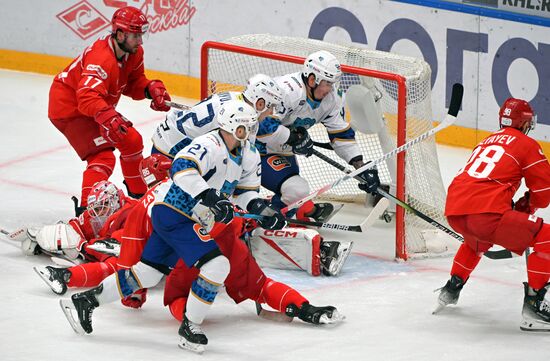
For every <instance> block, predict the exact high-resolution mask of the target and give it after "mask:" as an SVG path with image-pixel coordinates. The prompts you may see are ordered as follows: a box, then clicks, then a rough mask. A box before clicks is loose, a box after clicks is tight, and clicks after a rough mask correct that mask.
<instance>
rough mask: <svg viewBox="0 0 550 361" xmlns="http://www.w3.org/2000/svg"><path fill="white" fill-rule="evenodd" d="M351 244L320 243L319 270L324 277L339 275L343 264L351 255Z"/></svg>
mask: <svg viewBox="0 0 550 361" xmlns="http://www.w3.org/2000/svg"><path fill="white" fill-rule="evenodd" d="M352 246H353V242H351V241H350V242H337V241H323V242H321V270H322V272H323V274H324V275H325V276H337V275H338V274H340V271H341V270H342V267H343V266H344V263H345V262H346V260H347V258H348V257H349V255H350V253H351V248H352Z"/></svg>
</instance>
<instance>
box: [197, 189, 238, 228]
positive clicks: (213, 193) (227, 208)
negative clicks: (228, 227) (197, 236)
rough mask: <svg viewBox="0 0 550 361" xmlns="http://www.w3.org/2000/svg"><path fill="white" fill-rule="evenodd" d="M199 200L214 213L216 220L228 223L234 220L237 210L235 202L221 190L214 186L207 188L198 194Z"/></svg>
mask: <svg viewBox="0 0 550 361" xmlns="http://www.w3.org/2000/svg"><path fill="white" fill-rule="evenodd" d="M197 198H198V199H199V201H200V202H201V203H202V204H204V205H205V206H206V207H208V208H210V210H211V211H212V213H214V220H215V221H216V222H221V223H225V224H228V223H229V222H231V221H232V220H233V217H234V215H235V212H234V211H233V204H232V203H231V202H230V201H229V200H228V199H227V198H225V197H224V196H222V195H221V194H220V191H218V190H217V189H214V188H210V189H207V190H205V191H203V192H202V193H201V194H199V195H198V196H197Z"/></svg>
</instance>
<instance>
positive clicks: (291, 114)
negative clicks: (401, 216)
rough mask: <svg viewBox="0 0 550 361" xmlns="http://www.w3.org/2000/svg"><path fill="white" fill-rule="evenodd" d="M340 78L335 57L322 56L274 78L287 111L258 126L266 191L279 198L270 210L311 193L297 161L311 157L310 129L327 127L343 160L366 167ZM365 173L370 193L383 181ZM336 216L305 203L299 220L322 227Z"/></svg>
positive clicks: (328, 208)
mask: <svg viewBox="0 0 550 361" xmlns="http://www.w3.org/2000/svg"><path fill="white" fill-rule="evenodd" d="M341 76H342V71H341V70H340V63H339V62H338V60H337V59H336V57H335V56H334V55H332V54H331V53H329V52H327V51H324V50H321V51H317V52H315V53H312V54H310V55H309V56H308V57H307V59H306V61H305V62H304V67H303V70H302V72H297V73H292V74H287V75H284V76H281V77H277V78H274V80H275V82H276V83H277V84H278V85H279V88H281V90H282V91H283V93H284V95H283V105H282V107H280V108H278V112H277V113H276V114H274V116H273V117H267V118H266V119H264V120H263V121H261V122H260V125H259V129H258V133H257V138H256V147H257V148H258V150H259V151H260V153H261V155H262V157H261V159H262V173H263V178H262V186H264V187H265V188H267V189H269V190H271V191H272V192H274V193H275V196H274V197H273V200H272V202H273V203H272V204H273V205H274V206H275V207H277V208H283V207H284V206H285V205H287V204H290V203H292V202H295V201H297V200H299V199H301V198H303V197H305V196H307V195H308V194H309V193H310V188H309V184H308V183H307V181H306V180H305V179H304V178H302V177H300V174H299V167H298V163H297V161H296V156H295V155H296V154H298V155H305V156H310V155H311V154H312V152H313V142H312V140H311V138H310V137H309V135H308V132H307V129H308V128H311V127H312V126H314V125H315V124H317V123H322V124H323V125H324V126H325V127H326V129H327V132H328V136H329V139H330V141H331V145H332V147H333V148H334V151H335V152H336V154H338V156H339V157H340V158H342V159H344V160H345V161H346V162H347V163H349V164H351V165H353V166H354V167H355V168H359V167H361V166H362V165H364V162H363V155H362V154H361V150H360V149H359V146H358V145H357V143H356V142H355V132H354V130H353V129H352V128H351V127H350V125H349V124H348V122H346V120H345V118H344V102H343V99H342V92H341V91H340V90H338V83H339V81H340V78H341ZM367 173H368V174H364V175H365V176H366V177H367V180H368V186H365V187H364V188H367V189H366V190H367V191H369V192H372V191H373V190H375V189H376V188H377V187H378V186H379V185H380V180H379V179H378V173H377V171H376V169H372V170H369V171H367ZM362 189H363V188H362ZM364 190H365V189H364ZM332 210H333V206H332V205H331V204H329V203H317V204H313V202H307V203H305V204H304V205H303V206H302V207H300V208H299V209H298V211H297V214H296V216H297V217H298V218H308V217H311V218H314V219H316V220H318V221H319V220H320V221H322V220H324V219H326V217H327V216H328V215H330V213H332Z"/></svg>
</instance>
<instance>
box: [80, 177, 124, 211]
mask: <svg viewBox="0 0 550 361" xmlns="http://www.w3.org/2000/svg"><path fill="white" fill-rule="evenodd" d="M123 202H124V193H123V192H122V191H121V190H120V189H118V188H117V187H116V186H115V185H114V184H113V183H111V182H109V181H101V182H97V183H96V184H94V186H93V187H92V190H91V191H90V194H89V195H88V212H89V213H90V215H91V216H92V217H97V218H101V219H105V220H106V219H107V218H108V217H109V216H111V215H112V214H113V213H115V212H116V211H117V210H118V209H120V207H122V205H123Z"/></svg>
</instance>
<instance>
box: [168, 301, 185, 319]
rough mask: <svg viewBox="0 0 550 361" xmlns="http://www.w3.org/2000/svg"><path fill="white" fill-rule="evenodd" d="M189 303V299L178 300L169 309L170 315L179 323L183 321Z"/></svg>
mask: <svg viewBox="0 0 550 361" xmlns="http://www.w3.org/2000/svg"><path fill="white" fill-rule="evenodd" d="M186 303H187V297H180V298H176V299H175V300H174V301H172V303H170V305H168V307H169V308H170V313H171V314H172V316H174V318H175V319H176V320H178V321H179V322H181V321H183V313H184V312H185V304H186Z"/></svg>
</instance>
